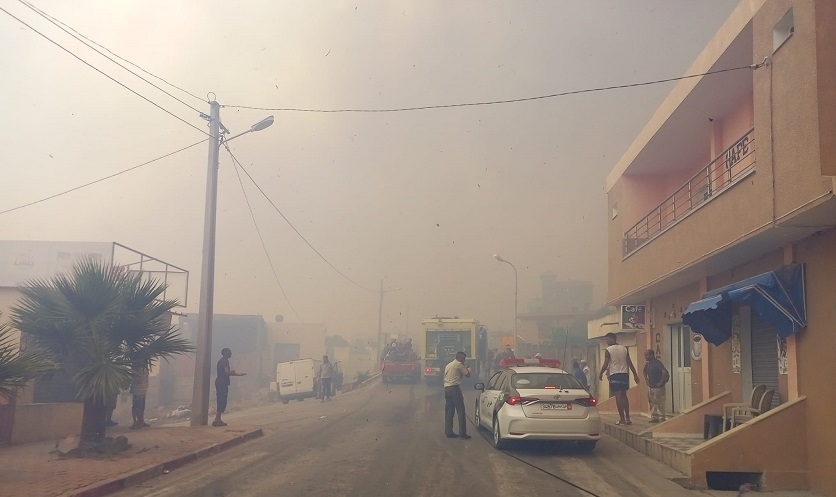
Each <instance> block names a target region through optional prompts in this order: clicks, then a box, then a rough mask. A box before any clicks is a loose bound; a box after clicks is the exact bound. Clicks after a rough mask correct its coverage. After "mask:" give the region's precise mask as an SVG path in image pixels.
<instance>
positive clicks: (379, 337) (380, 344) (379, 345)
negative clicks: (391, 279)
mask: <svg viewBox="0 0 836 497" xmlns="http://www.w3.org/2000/svg"><path fill="white" fill-rule="evenodd" d="M383 345H384V344H383V280H382V279H381V280H380V302H379V303H378V306H377V356H378V358H380V357H383Z"/></svg>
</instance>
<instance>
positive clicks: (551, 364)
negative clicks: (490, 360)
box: [499, 358, 560, 369]
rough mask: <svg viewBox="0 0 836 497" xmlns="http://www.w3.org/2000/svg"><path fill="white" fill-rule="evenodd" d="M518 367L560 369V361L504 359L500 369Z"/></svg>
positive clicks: (500, 362) (500, 363)
mask: <svg viewBox="0 0 836 497" xmlns="http://www.w3.org/2000/svg"><path fill="white" fill-rule="evenodd" d="M517 366H541V367H545V368H556V369H557V368H560V360H559V359H511V358H509V359H502V360H501V361H499V367H501V368H511V367H517Z"/></svg>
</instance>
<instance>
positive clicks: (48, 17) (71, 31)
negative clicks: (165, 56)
mask: <svg viewBox="0 0 836 497" xmlns="http://www.w3.org/2000/svg"><path fill="white" fill-rule="evenodd" d="M18 2H20V3H22V4H23V5H25V6H26V7H28V8H29V9H30V10H32V11H34V12H35V13H37V14H38V15H40V16H41V17H43V18H44V19H46V20H47V21H49V22H51V23H52V24H54V25H55V26H57V27H58V28H59V29H61V30H62V31H64V32H65V33H67V34H68V35H70V36H72V37H73V38H75V39H76V40H78V41H80V42H81V43H83V44H85V45H87V46H88V47H90V48H91V49H92V50H95V51H96V52H97V53H98V54H99V55H101V56H102V57H105V58H106V59H108V60H110V61H111V62H113V63H114V64H116V65H118V66H119V67H121V68H122V69H124V70H126V71H128V72H129V73H131V74H133V75H134V76H136V77H138V78H139V79H141V80H143V81H145V82H146V83H148V84H149V85H151V86H153V87H154V88H156V89H158V90H160V91H161V92H163V93H165V94H166V95H168V96H169V97H171V98H173V99H174V100H177V101H178V102H180V103H181V104H183V105H185V106H187V107H189V108H191V109H192V110H194V111H195V112H198V113H201V111H200V110H198V109H195V108H194V107H192V106H191V105H189V104H187V103H186V102H184V101H182V100H180V99H179V98H177V97H175V96H174V95H172V94H171V93H169V92H167V91H165V90H163V89H162V88H160V87H159V86H157V85H155V84H154V83H152V82H150V81H148V80H147V79H145V78H143V77H142V76H140V75H139V74H137V73H135V72H133V71H131V70H130V69H128V68H127V67H125V66H123V65H122V64H120V63H119V62H116V61H115V60H113V59H111V58H110V57H109V56H107V55H106V54H104V53H102V52H101V51H100V50H98V49H97V48H96V47H94V46H92V45H91V44H90V43H92V44H93V45H96V46H98V47H99V48H101V49H102V50H105V51H107V52H108V53H110V54H111V55H113V56H114V57H116V58H118V59H119V60H121V61H123V62H126V63H128V64H130V65H132V66H134V67H136V68H137V69H139V70H140V71H142V72H144V73H146V74H148V75H150V76H152V77H154V78H157V79H158V80H160V81H162V82H163V83H165V84H167V85H169V86H171V87H173V88H176V89H178V90H180V91H182V92H183V93H186V94H187V95H190V96H192V97H194V98H196V99H198V100H200V101H201V102H204V100H203V99H201V98H200V97H198V96H196V95H195V94H194V93H191V92H189V91H186V90H184V89H183V88H180V87H179V86H177V85H175V84H172V83H169V82H168V81H166V80H164V79H163V78H161V77H159V76H157V75H156V74H153V73H151V72H150V71H146V70H145V69H143V68H142V67H140V66H138V65H137V64H134V63H133V62H131V61H129V60H128V59H125V58H123V57H120V56H119V55H117V54H115V53H113V52H112V51H111V50H110V49H108V48H107V47H105V46H103V45H100V44H99V43H96V42H95V41H93V40H91V39H90V38H88V37H86V36H84V35H83V34H81V33H79V32H78V31H76V30H75V29H74V28H73V27H72V26H70V25H68V24H66V23H64V22H62V21H61V20H60V19H57V18H55V17H53V16H51V15H49V14H47V13H46V12H44V11H43V10H41V9H39V8H38V7H36V6H35V5H33V4H31V3H29V2H27V1H26V0H18ZM82 38H83V39H82ZM85 40H86V41H85ZM87 42H90V43H87Z"/></svg>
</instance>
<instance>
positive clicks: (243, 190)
mask: <svg viewBox="0 0 836 497" xmlns="http://www.w3.org/2000/svg"><path fill="white" fill-rule="evenodd" d="M224 148H226V151H227V152H228V153H229V156H230V157H231V158H232V165H233V166H234V167H235V176H237V177H238V184H240V185H241V192H242V193H243V194H244V201H245V202H246V203H247V209H249V211H250V217H251V218H252V220H253V225H254V226H255V232H256V233H258V239H259V240H260V241H261V248H262V249H264V255H266V256H267V262H268V263H269V264H270V270H271V271H273V277H274V278H276V283H277V284H278V285H279V290H281V291H282V295H284V300H285V301H286V302H287V305H288V306H289V307H290V310H291V311H293V314H295V315H296V319H298V320H299V321H303V322H304V319H302V317H301V316H299V313H298V312H296V309H295V308H294V307H293V304H292V303H291V302H290V298H289V297H288V296H287V292H285V290H284V286H283V285H282V282H281V281H280V280H279V275H278V273H277V272H276V267H275V266H274V265H273V258H272V257H270V252H269V251H268V250H267V244H266V243H264V237H263V236H261V229H259V227H258V221H256V219H255V213H254V212H253V206H252V205H251V204H250V198H249V197H248V196H247V189H246V188H244V180H242V179H241V173H240V171H239V168H238V159H236V158H235V156H234V155H232V150H230V149H229V145H227V144H226V143H225V142H224Z"/></svg>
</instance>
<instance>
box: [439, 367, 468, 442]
mask: <svg viewBox="0 0 836 497" xmlns="http://www.w3.org/2000/svg"><path fill="white" fill-rule="evenodd" d="M466 357H467V354H465V353H464V352H456V358H455V359H453V360H452V361H450V363H449V364H448V365H447V366H446V367H445V368H444V434H445V435H447V438H456V437H457V436H458V437H459V438H464V439H468V438H470V435H468V434H467V418H466V417H465V415H464V395H463V394H462V387H461V385H462V379H463V378H465V377H467V378H470V366H465V365H464V360H465V358H466ZM453 414H456V415H458V417H459V434H458V435H456V434H455V433H453Z"/></svg>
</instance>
